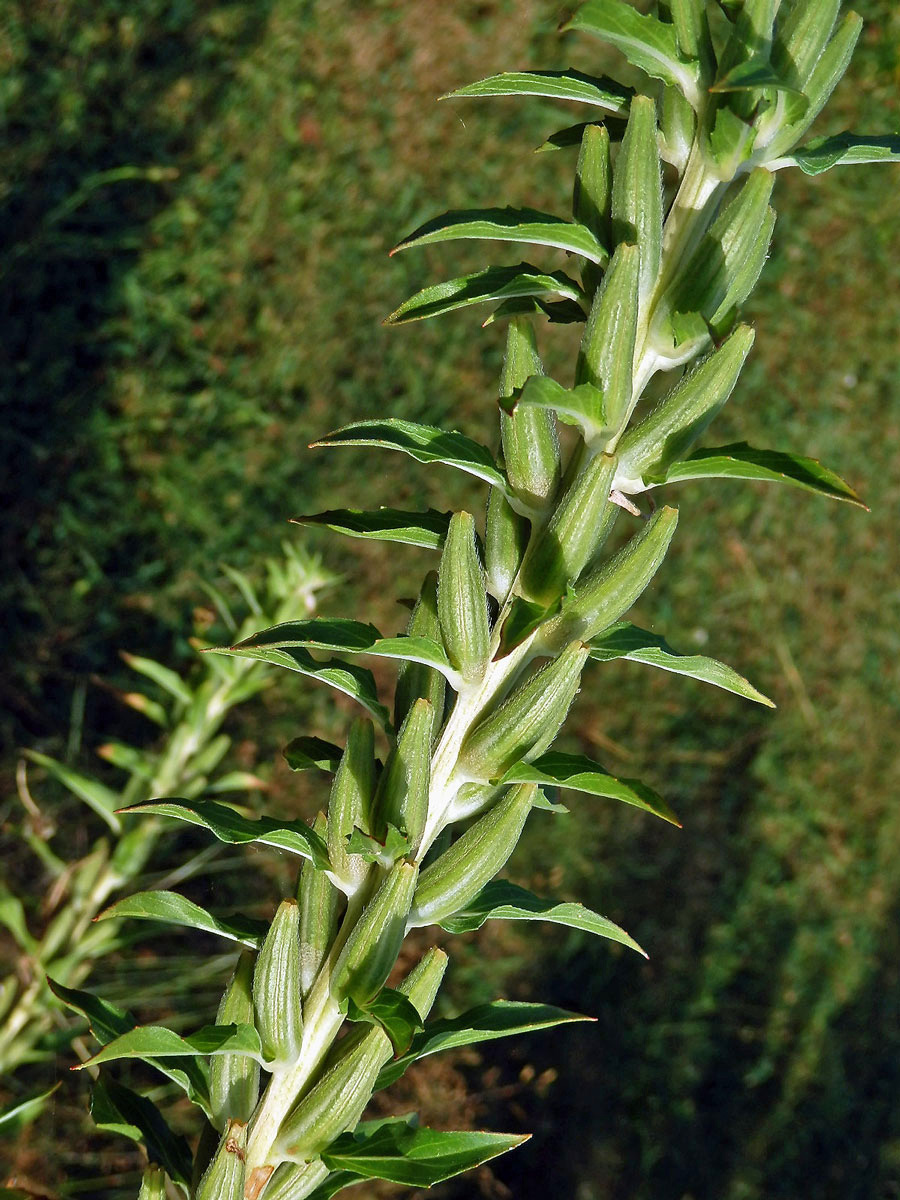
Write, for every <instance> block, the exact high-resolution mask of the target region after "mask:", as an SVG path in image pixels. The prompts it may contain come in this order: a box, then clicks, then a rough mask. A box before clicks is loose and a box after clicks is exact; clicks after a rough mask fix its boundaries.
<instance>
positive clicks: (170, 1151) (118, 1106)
mask: <svg viewBox="0 0 900 1200" xmlns="http://www.w3.org/2000/svg"><path fill="white" fill-rule="evenodd" d="M91 1116H92V1117H93V1119H94V1124H95V1125H96V1126H97V1127H98V1128H99V1129H104V1130H106V1131H107V1132H109V1133H118V1134H121V1135H122V1136H123V1137H127V1138H131V1140H132V1141H134V1142H143V1143H144V1145H145V1146H146V1147H147V1157H148V1159H149V1160H150V1162H152V1163H158V1164H159V1166H161V1167H162V1168H163V1169H164V1170H165V1171H166V1173H167V1174H168V1175H169V1176H170V1178H171V1179H172V1180H173V1181H174V1182H175V1183H179V1184H183V1185H184V1186H185V1187H190V1184H191V1173H192V1166H193V1156H192V1154H191V1151H190V1147H189V1146H188V1143H187V1141H186V1140H185V1139H184V1138H183V1137H182V1136H181V1134H176V1133H173V1132H172V1130H171V1129H170V1128H169V1126H168V1125H167V1124H166V1122H165V1121H164V1120H163V1118H162V1116H161V1115H160V1112H159V1110H158V1108H157V1107H156V1105H155V1104H153V1103H151V1101H149V1100H148V1099H146V1097H144V1096H139V1095H138V1094H137V1092H133V1091H132V1090H131V1089H130V1088H127V1087H123V1086H122V1085H121V1084H120V1083H116V1081H115V1080H114V1079H108V1078H107V1077H106V1075H105V1074H102V1073H101V1075H100V1078H99V1079H98V1080H97V1082H96V1083H95V1084H94V1086H93V1088H92V1090H91Z"/></svg>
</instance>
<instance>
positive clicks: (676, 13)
mask: <svg viewBox="0 0 900 1200" xmlns="http://www.w3.org/2000/svg"><path fill="white" fill-rule="evenodd" d="M669 8H670V10H671V13H672V23H673V25H674V26H675V35H676V37H677V38H678V48H679V49H680V50H681V53H682V54H683V55H684V56H685V58H693V59H699V60H700V64H701V66H702V67H703V68H704V69H706V68H707V67H708V66H709V65H710V64H711V63H712V61H713V51H712V42H711V40H710V35H709V23H708V21H707V17H706V0H670V2H669Z"/></svg>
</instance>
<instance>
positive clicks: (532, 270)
mask: <svg viewBox="0 0 900 1200" xmlns="http://www.w3.org/2000/svg"><path fill="white" fill-rule="evenodd" d="M523 296H533V297H535V298H536V299H540V300H543V299H549V300H555V299H556V298H557V297H560V296H561V297H562V298H563V299H564V300H569V301H575V302H576V303H581V302H583V301H584V292H583V291H582V290H581V288H580V287H579V286H578V284H577V283H576V282H575V280H574V279H570V278H569V276H568V275H566V274H564V272H562V271H550V272H547V271H541V270H540V269H539V268H538V267H533V266H532V265H531V264H530V263H525V262H523V263H519V265H518V266H516V267H487V268H486V269H485V270H483V271H472V272H470V273H469V274H468V275H458V276H457V277H456V278H455V279H448V280H446V281H445V282H444V283H435V284H432V285H431V286H430V287H426V288H423V289H422V290H421V291H420V292H416V294H415V295H414V296H410V298H409V299H408V300H406V301H404V303H403V304H401V305H400V307H399V308H398V309H396V311H395V312H392V313H391V315H390V316H389V317H387V318H386V319H385V324H386V325H400V324H402V323H403V322H404V321H422V320H424V319H425V318H426V317H437V316H441V315H442V314H443V313H448V312H454V311H455V310H456V309H458V308H468V307H469V306H470V305H472V304H485V303H487V302H489V301H492V300H514V299H517V298H520V297H523Z"/></svg>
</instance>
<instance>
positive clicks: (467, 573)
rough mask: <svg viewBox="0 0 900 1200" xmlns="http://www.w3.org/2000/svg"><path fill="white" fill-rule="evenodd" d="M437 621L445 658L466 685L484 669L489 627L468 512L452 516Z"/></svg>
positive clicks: (482, 576)
mask: <svg viewBox="0 0 900 1200" xmlns="http://www.w3.org/2000/svg"><path fill="white" fill-rule="evenodd" d="M437 608H438V618H439V620H440V625H441V635H442V638H443V642H444V647H445V649H446V651H447V657H448V658H449V659H450V662H451V663H452V664H453V666H454V667H455V668H456V670H457V671H459V672H460V674H461V675H462V677H463V679H464V680H465V681H466V682H467V683H474V682H475V681H477V680H478V679H480V678H481V676H482V675H483V674H484V669H485V667H486V666H487V660H488V647H489V644H490V636H491V635H490V628H489V626H488V611H487V594H486V593H485V588H484V572H483V570H482V569H481V562H480V561H479V558H478V548H477V547H476V545H475V522H474V521H473V519H472V516H471V514H470V513H467V512H458V513H454V514H453V516H452V518H451V520H450V528H449V529H448V530H447V540H446V541H445V542H444V553H443V554H442V555H441V569H440V574H439V575H438V594H437Z"/></svg>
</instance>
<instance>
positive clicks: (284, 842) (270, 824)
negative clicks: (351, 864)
mask: <svg viewBox="0 0 900 1200" xmlns="http://www.w3.org/2000/svg"><path fill="white" fill-rule="evenodd" d="M122 811H123V812H126V813H141V812H146V813H154V814H155V815H156V816H159V817H174V818H175V820H176V821H185V822H187V824H189V825H200V826H202V827H203V828H204V829H208V830H209V831H210V833H211V834H213V836H214V837H217V838H218V839H219V841H220V842H228V843H230V844H231V845H233V846H239V845H243V844H244V843H246V842H259V843H261V844H262V845H263V846H276V847H278V849H279V850H288V851H290V853H291V854H299V855H300V856H301V857H302V858H311V859H312V861H313V862H314V863H315V864H316V866H317V867H318V868H319V870H321V871H327V870H329V869H330V867H331V863H330V861H329V859H328V850H327V847H326V845H325V842H324V841H323V839H322V838H320V837H319V835H318V834H317V833H316V832H315V830H313V829H310V827H309V826H308V825H305V824H304V823H303V822H302V821H273V820H272V819H271V818H270V817H259V818H258V819H256V820H251V819H250V818H249V817H244V816H242V815H241V814H240V813H238V812H235V810H234V809H233V808H227V807H226V806H225V805H224V804H217V803H216V802H215V801H214V800H178V799H175V798H173V799H170V800H153V801H151V802H150V803H146V804H135V805H133V806H132V807H131V808H125V809H123V810H122Z"/></svg>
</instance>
